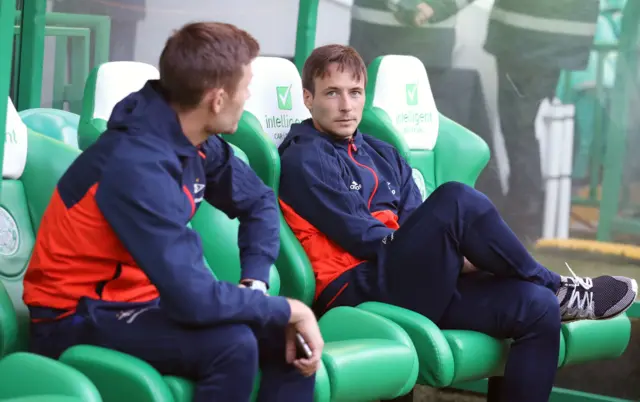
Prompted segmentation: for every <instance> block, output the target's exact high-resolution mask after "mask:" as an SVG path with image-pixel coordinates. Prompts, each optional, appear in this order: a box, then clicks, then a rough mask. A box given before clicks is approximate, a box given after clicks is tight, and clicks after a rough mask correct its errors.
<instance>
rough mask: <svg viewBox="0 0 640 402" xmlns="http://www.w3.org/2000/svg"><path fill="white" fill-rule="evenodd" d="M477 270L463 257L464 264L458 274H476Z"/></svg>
mask: <svg viewBox="0 0 640 402" xmlns="http://www.w3.org/2000/svg"><path fill="white" fill-rule="evenodd" d="M477 270H478V268H476V266H475V265H473V264H472V263H471V262H470V261H469V260H467V257H464V263H463V264H462V271H461V272H460V273H461V274H468V273H471V272H476V271H477Z"/></svg>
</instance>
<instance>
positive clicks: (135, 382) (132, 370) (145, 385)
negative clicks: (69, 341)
mask: <svg viewBox="0 0 640 402" xmlns="http://www.w3.org/2000/svg"><path fill="white" fill-rule="evenodd" d="M60 361H61V362H63V363H65V364H67V365H69V366H71V367H73V368H75V369H77V370H78V371H80V372H82V373H83V374H84V375H86V376H87V377H89V379H90V380H91V381H92V382H93V383H94V384H95V386H96V387H97V388H98V390H99V391H100V395H102V399H103V400H104V401H105V402H118V401H136V402H174V400H173V395H172V394H171V390H170V389H169V387H168V386H167V384H166V383H165V381H164V378H163V377H162V376H161V375H160V373H159V372H158V371H157V370H155V369H154V368H153V367H151V365H149V364H148V363H146V362H144V361H142V360H140V359H138V358H136V357H133V356H130V355H127V354H125V353H121V352H118V351H115V350H111V349H106V348H101V347H96V346H88V345H78V346H74V347H71V348H69V349H67V350H66V351H65V352H64V353H63V354H62V356H60Z"/></svg>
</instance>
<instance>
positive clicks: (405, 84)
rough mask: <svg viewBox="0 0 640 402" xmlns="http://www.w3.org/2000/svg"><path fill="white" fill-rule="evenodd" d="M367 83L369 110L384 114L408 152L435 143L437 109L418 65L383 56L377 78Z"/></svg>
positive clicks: (404, 58) (406, 59)
mask: <svg viewBox="0 0 640 402" xmlns="http://www.w3.org/2000/svg"><path fill="white" fill-rule="evenodd" d="M376 62H378V61H374V63H376ZM372 67H373V68H372V69H370V70H369V71H375V65H372ZM369 79H370V80H373V82H374V93H373V99H372V106H374V107H378V108H380V109H382V110H384V111H385V112H387V114H388V115H389V117H390V118H391V120H392V121H393V124H394V126H395V128H396V129H397V130H398V131H399V132H400V134H402V135H403V136H404V138H405V140H406V142H407V144H408V145H409V148H410V149H425V150H431V149H433V147H434V146H435V145H436V140H437V139H438V125H439V124H438V121H439V119H438V109H437V108H436V103H435V101H434V99H433V94H432V93H431V85H430V84H429V78H428V77H427V71H426V70H425V68H424V65H423V64H422V62H421V61H420V60H419V59H418V58H416V57H413V56H396V55H391V56H384V57H382V58H380V59H379V65H378V68H377V74H375V77H369Z"/></svg>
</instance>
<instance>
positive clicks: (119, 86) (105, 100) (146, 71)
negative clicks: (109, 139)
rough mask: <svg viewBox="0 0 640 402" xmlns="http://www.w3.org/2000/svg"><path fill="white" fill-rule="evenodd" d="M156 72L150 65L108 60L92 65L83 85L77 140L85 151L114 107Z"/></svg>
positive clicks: (157, 73) (156, 75)
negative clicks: (93, 66) (95, 65)
mask: <svg viewBox="0 0 640 402" xmlns="http://www.w3.org/2000/svg"><path fill="white" fill-rule="evenodd" d="M159 77H160V73H159V72H158V69H157V68H155V67H154V66H152V65H151V64H146V63H140V62H136V61H110V62H107V63H103V64H101V65H99V66H97V67H95V68H94V69H93V70H92V71H91V74H89V77H88V78H87V82H86V84H85V87H84V96H83V98H82V111H81V113H80V124H79V126H78V143H79V145H80V149H82V150H85V149H87V147H88V146H89V145H91V144H93V143H94V142H95V141H96V139H97V138H98V137H99V136H100V134H102V133H103V132H104V130H105V129H106V128H107V121H109V117H111V111H112V110H113V108H114V106H115V105H116V104H117V103H118V102H120V101H121V100H122V99H124V98H125V97H126V96H127V95H129V94H130V93H132V92H136V91H138V90H140V88H142V87H143V86H144V84H145V83H146V82H147V81H148V80H152V79H158V78H159Z"/></svg>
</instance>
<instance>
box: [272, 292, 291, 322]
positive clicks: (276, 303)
mask: <svg viewBox="0 0 640 402" xmlns="http://www.w3.org/2000/svg"><path fill="white" fill-rule="evenodd" d="M267 303H268V304H269V311H270V314H269V317H270V318H271V319H270V322H271V323H272V324H273V325H276V326H278V327H284V326H285V325H287V324H288V323H289V320H290V319H291V306H289V302H288V301H287V299H286V298H285V297H282V296H267Z"/></svg>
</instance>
